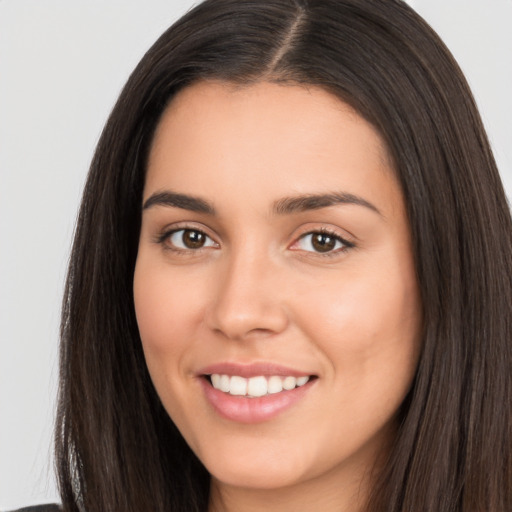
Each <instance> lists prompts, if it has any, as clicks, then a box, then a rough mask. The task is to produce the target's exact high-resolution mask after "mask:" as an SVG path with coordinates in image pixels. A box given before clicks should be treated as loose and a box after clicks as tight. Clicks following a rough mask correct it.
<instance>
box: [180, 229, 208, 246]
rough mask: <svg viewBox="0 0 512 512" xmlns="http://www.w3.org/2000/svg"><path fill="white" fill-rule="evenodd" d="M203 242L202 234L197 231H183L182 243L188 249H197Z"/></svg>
mask: <svg viewBox="0 0 512 512" xmlns="http://www.w3.org/2000/svg"><path fill="white" fill-rule="evenodd" d="M204 242H205V239H204V235H203V233H200V232H199V231H185V232H184V233H183V243H184V244H185V245H186V246H187V247H188V248H189V249H199V248H201V247H202V246H203V245H204Z"/></svg>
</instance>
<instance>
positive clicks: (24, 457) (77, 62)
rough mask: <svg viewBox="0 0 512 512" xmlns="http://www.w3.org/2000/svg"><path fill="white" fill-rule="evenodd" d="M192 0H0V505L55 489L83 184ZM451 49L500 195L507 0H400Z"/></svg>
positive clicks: (505, 128)
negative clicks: (116, 112)
mask: <svg viewBox="0 0 512 512" xmlns="http://www.w3.org/2000/svg"><path fill="white" fill-rule="evenodd" d="M194 3H196V2H193V1H192V0H165V1H164V0H149V1H148V0H109V1H108V2H105V1H103V2H102V1H100V0H89V1H88V2H71V1H70V0H45V1H43V0H0V509H9V508H15V507H19V506H22V505H29V504H34V503H42V502H46V501H55V500H58V497H57V492H56V488H55V483H54V480H53V476H52V470H51V468H52V463H53V462H52V458H51V430H52V423H53V413H54V405H55V394H56V387H57V385H56V379H57V369H58V366H57V359H56V356H57V340H58V324H59V311H60V300H61V294H62V289H63V283H64V276H65V272H66V264H67V259H68V252H69V247H70V244H71V236H72V233H73V225H74V220H75V216H76V211H77V207H78V202H79V197H80V193H81V188H82V185H83V183H84V179H85V174H86V172H87V168H88V165H89V161H90V158H91V155H92V152H93V149H94V146H95V144H96V142H97V139H98V137H99V134H100V131H101V128H102V126H103V124H104V122H105V120H106V117H107V115H108V113H109V111H110V108H111V107H112V105H113V103H114V101H115V99H116V97H117V94H118V93H119V91H120V89H121V87H122V85H123V84H124V82H125V80H126V79H127V77H128V75H129V73H130V71H131V70H132V68H133V67H134V66H135V64H136V63H137V62H138V60H139V59H140V58H141V57H142V55H143V53H144V52H145V51H146V50H147V49H148V48H149V46H150V45H151V44H152V42H154V40H155V39H156V38H157V37H158V35H160V33H161V32H163V30H164V29H165V28H167V27H168V26H169V25H170V24H171V22H172V21H173V20H175V19H176V18H177V17H179V15H181V14H183V13H184V12H185V11H186V10H188V8H189V7H190V6H191V5H192V4H194ZM409 3H410V4H411V5H413V7H415V8H416V10H417V11H418V12H419V13H420V14H422V15H423V16H424V17H425V18H426V19H427V21H428V22H429V23H430V24H431V25H432V26H433V27H434V28H435V29H436V30H437V31H438V32H439V33H440V35H441V36H442V37H443V39H444V40H445V42H446V43H447V45H448V46H449V48H450V49H451V50H452V52H453V53H454V54H455V57H456V58H457V59H458V60H459V63H460V64H461V66H462V68H463V70H464V71H465V73H466V75H467V77H468V79H469V82H470V84H471V86H472V88H473V91H474V93H475V96H476V99H477V102H478V104H479V106H480V109H481V112H482V116H483V118H484V123H485V125H486V127H487V129H488V132H489V135H490V137H491V141H492V144H493V147H494V150H495V155H496V158H497V161H498V165H499V167H500V169H501V173H502V176H503V179H504V182H505V186H506V189H507V191H508V195H509V197H510V196H511V195H512V149H511V145H512V127H511V123H510V120H511V118H512V94H511V92H512V30H511V29H510V27H511V24H512V0H487V1H485V2H482V1H481V0H411V1H410V2H409Z"/></svg>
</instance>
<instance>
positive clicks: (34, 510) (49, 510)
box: [10, 504, 61, 512]
mask: <svg viewBox="0 0 512 512" xmlns="http://www.w3.org/2000/svg"><path fill="white" fill-rule="evenodd" d="M10 512H61V508H60V506H59V505H54V504H50V505H34V506H33V507H24V508H19V509H18V510H11V511H10Z"/></svg>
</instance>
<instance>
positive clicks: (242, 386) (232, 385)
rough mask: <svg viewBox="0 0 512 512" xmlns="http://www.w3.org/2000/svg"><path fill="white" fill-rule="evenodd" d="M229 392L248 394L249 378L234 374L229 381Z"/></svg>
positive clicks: (232, 393) (231, 393)
mask: <svg viewBox="0 0 512 512" xmlns="http://www.w3.org/2000/svg"><path fill="white" fill-rule="evenodd" d="M229 394H230V395H246V394H247V379H244V378H243V377H238V375H233V377H231V380H230V381H229Z"/></svg>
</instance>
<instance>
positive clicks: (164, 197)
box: [142, 191, 216, 215]
mask: <svg viewBox="0 0 512 512" xmlns="http://www.w3.org/2000/svg"><path fill="white" fill-rule="evenodd" d="M153 206H171V207H174V208H182V209H183V210H190V211H192V212H197V213H206V214H208V215H215V213H216V212H215V208H214V207H213V205H212V204H210V203H209V202H208V201H205V200H204V199H201V198H200V197H194V196H189V195H187V194H178V193H177V192H171V191H165V192H156V193H154V194H152V195H151V196H150V197H149V198H148V199H146V201H145V202H144V205H143V207H142V209H143V210H147V209H148V208H151V207H153Z"/></svg>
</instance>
